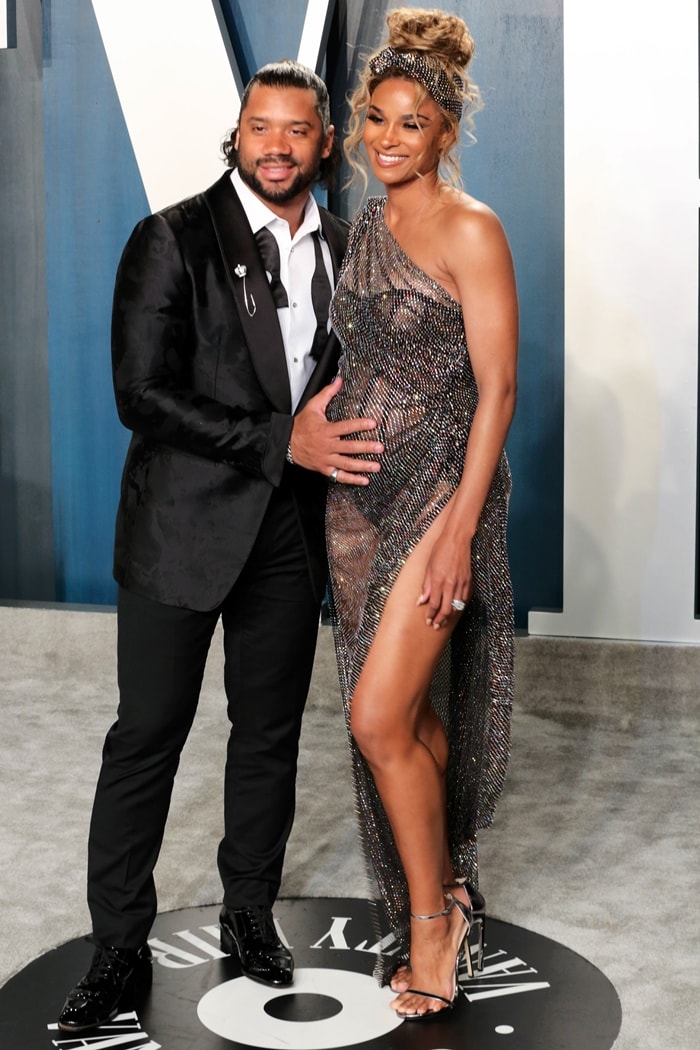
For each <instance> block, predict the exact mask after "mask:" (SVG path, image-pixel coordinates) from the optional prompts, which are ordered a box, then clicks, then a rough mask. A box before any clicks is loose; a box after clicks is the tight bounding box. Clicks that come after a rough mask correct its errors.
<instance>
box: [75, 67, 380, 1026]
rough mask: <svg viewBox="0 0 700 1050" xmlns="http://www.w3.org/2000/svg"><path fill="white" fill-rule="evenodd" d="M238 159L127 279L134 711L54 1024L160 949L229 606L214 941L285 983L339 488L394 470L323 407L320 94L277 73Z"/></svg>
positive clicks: (119, 565)
mask: <svg viewBox="0 0 700 1050" xmlns="http://www.w3.org/2000/svg"><path fill="white" fill-rule="evenodd" d="M224 150H225V153H226V155H227V159H228V162H229V165H230V166H231V167H234V170H233V172H232V173H231V172H228V171H227V172H226V173H225V175H224V176H223V177H222V178H221V179H220V180H219V181H218V182H217V183H215V185H214V186H212V187H210V189H208V190H207V191H206V192H205V193H203V194H200V195H198V196H195V197H193V198H191V199H189V200H186V201H184V202H182V203H180V204H177V205H175V206H173V207H171V208H167V209H165V211H163V212H161V213H159V214H156V215H153V216H150V217H149V218H147V219H145V220H144V221H143V222H141V223H139V225H138V226H137V227H136V229H135V231H134V233H133V234H132V236H131V238H130V240H129V242H128V244H127V246H126V248H125V250H124V254H123V257H122V260H121V263H120V266H119V270H118V273H117V281H116V288H115V297H114V313H113V325H112V353H113V373H114V386H115V392H116V400H117V407H118V411H119V416H120V419H121V420H122V422H123V423H124V424H125V426H127V427H129V428H130V429H131V430H132V431H133V437H132V440H131V445H130V447H129V451H128V454H127V459H126V464H125V468H124V474H123V479H122V489H121V501H120V505H119V511H118V515H117V526H116V543H115V563H114V572H115V577H116V579H117V582H118V583H119V585H120V589H119V598H118V677H119V690H120V703H119V710H118V717H117V721H116V723H115V724H114V725H113V726H112V728H111V729H110V730H109V733H108V734H107V738H106V741H105V746H104V752H103V763H102V770H101V773H100V777H99V780H98V785H97V791H96V796H95V803H94V808H93V815H92V821H91V826H90V839H89V846H88V903H89V906H90V911H91V915H92V920H93V939H94V941H95V944H96V950H95V953H94V957H93V962H92V965H91V967H90V970H89V971H88V973H87V974H86V975H85V977H84V978H83V979H82V980H81V981H80V982H79V983H78V985H77V986H76V987H75V988H74V989H73V990H72V991H71V992H70V994H69V996H68V999H67V1000H66V1003H65V1005H64V1007H63V1010H62V1012H61V1015H60V1018H59V1028H60V1029H61V1030H62V1031H68V1032H79V1031H82V1030H84V1029H86V1028H92V1027H94V1026H96V1025H99V1024H102V1023H103V1022H105V1021H107V1020H108V1019H110V1018H111V1017H113V1016H114V1015H115V1014H116V1012H117V1008H118V1004H119V1000H120V998H121V996H122V995H123V992H124V989H125V987H126V985H127V983H128V981H129V979H130V978H131V976H132V974H134V971H135V970H136V968H137V966H138V964H139V962H140V961H141V960H143V959H147V958H148V955H149V952H148V947H147V944H146V941H147V937H148V934H149V930H150V928H151V925H152V922H153V919H154V917H155V914H156V894H155V887H154V882H153V868H154V866H155V863H156V859H157V856H158V851H159V849H160V844H161V840H162V835H163V831H164V827H165V822H166V818H167V813H168V806H169V802H170V794H171V790H172V784H173V779H174V776H175V771H176V769H177V765H178V760H179V756H180V752H181V749H182V747H183V745H184V743H185V740H186V738H187V734H188V732H189V729H190V726H191V724H192V721H193V718H194V714H195V709H196V706H197V701H198V697H199V691H200V686H201V681H202V675H203V671H204V665H205V661H206V657H207V651H208V648H209V644H210V641H211V637H212V634H213V632H214V629H215V626H216V624H217V622H218V620H219V617H221V619H222V623H223V629H224V651H225V672H224V679H225V683H224V684H225V689H226V695H227V699H228V713H229V718H230V721H231V724H232V725H231V734H230V739H229V744H228V752H227V760H226V773H225V788H224V816H225V822H224V827H225V831H224V837H223V840H222V842H221V844H220V847H219V852H218V865H219V871H220V875H221V879H222V883H223V891H224V892H223V908H222V911H221V917H220V926H221V944H222V949H223V950H224V951H226V952H229V953H230V954H232V955H234V956H236V957H237V958H238V960H239V961H240V965H241V969H242V971H243V973H244V974H246V975H247V976H249V977H252V978H254V979H255V980H259V981H263V982H264V983H268V984H271V985H276V986H280V985H282V986H283V985H287V984H290V983H291V982H292V979H293V960H292V957H291V954H290V952H289V951H288V949H287V948H286V947H284V946H283V945H282V943H281V941H280V940H279V938H278V936H277V934H276V932H275V927H274V923H273V918H272V911H271V908H272V905H273V903H274V900H275V898H276V895H277V891H278V888H279V884H280V878H281V872H282V862H283V857H284V850H285V846H286V842H287V838H288V835H289V832H290V829H291V825H292V819H293V812H294V787H295V778H296V760H297V751H298V741H299V731H300V724H301V716H302V711H303V707H304V703H305V700H306V695H307V691H308V686H309V679H310V675H311V669H312V664H313V658H314V651H315V644H316V635H317V627H318V619H319V608H320V602H321V598H322V595H323V591H324V588H325V582H326V564H325V547H324V538H323V517H324V503H325V490H326V485H327V480H328V478H329V477H330V478H331V479H332V480H333V481H335V482H337V483H341V484H366V482H367V473H368V472H371V471H374V470H378V469H379V464H378V462H377V461H376V459H370V460H368V459H367V458H359V457H360V455H361V454H363V455H364V456H365V457H366V456H368V455H369V456H370V457H372V456H376V454H377V453H379V452H381V449H382V446H381V445H380V444H379V443H377V442H376V441H372V440H370V439H369V438H367V439H364V432H366V431H370V430H371V429H372V428H373V427H374V425H375V424H374V422H373V421H372V420H368V419H355V420H348V421H345V422H344V423H341V424H331V423H330V422H329V421H328V420H327V419H326V416H325V409H326V406H327V405H328V403H329V401H330V400H331V398H332V397H333V396H334V394H335V393H336V392H337V390H338V389H339V380H333V381H331V382H329V381H330V380H331V377H332V376H333V375H334V374H335V368H336V363H337V354H338V346H337V343H336V341H335V339H334V337H333V336H332V335H329V325H328V304H329V300H330V294H331V285H332V282H333V281H334V280H335V277H336V275H337V271H338V266H339V264H340V260H341V257H342V254H343V251H344V248H345V243H346V239H347V224H345V223H342V222H340V221H339V220H338V219H335V218H333V217H332V216H331V215H330V214H329V213H328V212H327V211H325V210H324V209H322V208H318V206H317V204H316V202H315V201H314V199H313V197H311V195H310V189H311V186H312V184H313V182H314V180H315V179H316V178H317V177H318V176H319V175H320V176H321V177H325V176H328V175H329V174H330V173H331V170H332V168H333V166H334V165H335V164H336V163H337V160H336V158H337V150H335V151H334V142H333V127H332V126H331V124H330V108H329V100H328V92H327V90H326V87H325V85H324V84H323V81H321V80H320V79H319V78H318V77H317V76H316V75H315V74H314V73H313V72H312V71H311V70H308V69H306V68H305V67H303V66H300V65H298V64H297V63H293V62H282V63H276V64H272V65H270V66H265V67H264V68H263V69H262V70H260V71H259V72H258V73H257V74H256V75H255V76H254V77H253V79H252V80H251V82H250V84H249V85H248V87H247V88H246V90H245V92H244V95H243V99H242V102H241V112H240V117H239V123H238V127H237V129H236V130H235V131H234V133H233V134H232V136H231V138H230V140H229V141H228V142H227V143H226V145H225V147H224ZM263 258H265V264H264V265H263V261H262V260H263ZM350 434H361V435H363V437H362V438H352V439H350V438H347V437H346V436H347V435H350ZM344 439H345V440H344Z"/></svg>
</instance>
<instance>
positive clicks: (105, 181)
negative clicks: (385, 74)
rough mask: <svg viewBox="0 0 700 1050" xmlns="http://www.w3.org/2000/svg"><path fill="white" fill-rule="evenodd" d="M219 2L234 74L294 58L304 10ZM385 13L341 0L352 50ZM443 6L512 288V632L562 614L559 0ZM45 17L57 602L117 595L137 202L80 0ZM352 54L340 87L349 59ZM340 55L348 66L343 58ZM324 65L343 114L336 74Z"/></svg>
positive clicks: (476, 182)
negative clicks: (463, 60)
mask: <svg viewBox="0 0 700 1050" xmlns="http://www.w3.org/2000/svg"><path fill="white" fill-rule="evenodd" d="M221 6H222V11H223V14H224V17H225V19H226V23H227V26H228V28H229V31H230V32H231V35H232V39H233V43H234V51H235V53H236V57H237V59H238V62H239V65H240V66H241V67H242V69H241V72H242V74H243V77H244V79H245V78H246V75H247V74H249V73H250V71H252V70H253V69H254V68H256V67H257V66H259V65H261V64H263V63H264V62H266V61H268V60H271V59H274V58H279V57H280V56H282V55H292V56H294V55H295V54H296V46H297V41H298V40H299V37H300V35H301V28H302V25H303V20H304V14H305V8H306V4H305V2H304V0H288V2H286V3H284V2H280V3H278V4H277V5H276V8H275V18H274V19H273V20H271V19H270V18H269V10H264V5H261V4H260V3H259V2H258V0H222V3H221ZM390 6H393V5H391V4H388V3H387V4H382V3H376V2H374V3H371V2H370V3H366V4H363V3H360V2H359V0H358V2H357V3H350V4H349V5H347V7H346V5H345V4H343V3H340V4H339V11H340V13H341V18H340V30H341V35H342V34H345V33H347V34H348V36H350V37H352V39H351V41H350V42H351V43H353V44H355V43H357V44H359V45H360V48H362V46H364V47H365V48H371V47H374V46H375V45H376V44H377V43H378V42H379V40H380V38H381V36H382V35H383V31H384V11H385V9H387V8H388V7H390ZM443 7H444V8H445V9H448V10H453V11H455V12H457V13H460V14H463V15H464V16H465V17H468V20H469V24H470V28H471V29H472V32H473V34H474V36H475V38H476V40H477V45H478V50H477V57H476V60H475V62H474V67H473V72H474V77H475V79H476V80H477V82H478V83H479V84H480V86H481V88H482V90H483V93H484V97H485V102H486V108H485V109H484V110H483V111H482V112H481V113H480V114H478V117H477V120H478V124H477V135H478V144H477V145H476V146H474V147H468V148H465V149H464V150H463V155H462V168H463V174H464V176H465V182H466V185H467V187H468V189H469V190H470V192H472V193H474V194H475V195H476V196H478V197H481V198H482V199H484V200H486V201H487V202H488V203H489V204H490V205H491V206H492V207H493V208H494V209H495V210H496V211H497V212H498V213H499V215H500V216H501V218H502V219H503V222H504V224H505V226H506V229H507V232H508V235H509V238H510V241H511V244H512V247H513V253H514V257H515V263H516V270H517V275H518V282H519V289H520V298H521V309H522V339H521V367H520V399H519V408H518V414H517V418H516V422H515V424H514V426H513V430H512V432H511V436H510V439H509V444H508V451H509V455H510V459H511V464H512V468H513V473H514V476H515V487H514V493H513V499H512V503H511V557H512V562H513V574H514V582H515V588H516V603H517V612H518V622H519V624H520V625H521V626H524V625H525V618H526V613H527V610H528V609H530V608H532V607H540V608H541V607H558V606H560V605H561V588H562V578H561V577H562V557H561V554H562V551H561V547H562V513H563V509H562V508H563V464H562V456H563V239H564V238H563V178H564V174H563V112H562V110H563V75H562V18H561V0H510V2H506V0H503V2H502V3H499V4H498V5H494V4H493V2H492V0H471V2H470V3H469V5H468V11H467V10H466V8H467V5H465V4H464V3H459V2H457V3H445V4H443ZM43 12H44V15H43V17H44V69H43V85H44V90H43V94H44V132H45V164H46V172H47V180H46V239H47V297H48V309H49V333H48V344H49V370H50V399H51V446H52V457H53V518H54V520H53V529H54V549H55V552H56V553H55V557H56V594H57V597H58V598H59V600H63V601H68V602H87V603H111V602H112V601H113V600H114V597H115V591H114V585H113V583H112V581H111V558H112V534H113V522H114V513H115V509H116V501H117V492H118V483H119V475H120V471H121V464H122V461H123V456H124V451H125V448H126V443H127V440H128V435H127V434H126V432H125V431H124V430H123V429H122V428H121V427H120V425H119V423H118V421H117V418H116V413H115V410H114V405H113V399H112V390H111V377H110V368H109V316H110V310H111V293H112V283H113V278H114V272H115V269H116V265H117V261H118V258H119V254H120V252H121V249H122V246H123V244H124V242H125V240H126V238H127V236H128V234H129V232H130V230H131V228H132V227H133V225H134V223H135V222H136V221H137V220H138V219H139V218H140V217H141V216H142V215H143V214H145V213H146V212H147V210H148V206H147V203H146V198H145V194H144V191H143V187H142V185H141V181H140V177H139V173H138V169H137V166H136V162H135V159H134V157H133V153H132V150H131V146H130V143H129V139H128V136H127V134H126V129H125V126H124V122H123V119H122V114H121V110H120V107H119V103H118V100H117V97H116V94H115V90H114V86H113V83H112V79H111V76H110V72H109V69H108V66H107V61H106V57H105V54H104V50H103V47H102V42H101V38H100V34H99V31H98V28H97V24H96V22H95V18H94V13H93V9H92V5H91V3H90V2H89V0H53V2H49V0H44V3H43ZM352 55H353V56H354V57H353V58H352V59H351V60H350V61H349V62H348V64H347V76H348V77H350V78H352V73H353V62H355V63H357V61H358V58H357V53H356V52H354V51H353V52H352ZM339 61H340V62H342V63H343V64H344V63H346V62H347V52H345V51H344V49H342V48H341V51H340V53H339ZM327 73H328V76H329V80H330V82H331V83H333V85H334V92H335V99H334V102H335V106H336V109H337V110H338V111H340V109H341V108H342V97H343V95H344V92H345V89H346V87H347V83H346V74H345V69H344V68H342V69H337V68H334V69H331V68H330V67H329V68H328V70H327ZM339 80H340V81H342V83H343V87H342V91H341V90H340V86H339V84H338V81H339ZM225 131H226V129H225V128H222V135H223V133H224V132H225ZM213 148H218V144H213ZM167 162H168V160H167V158H166V157H164V158H163V163H164V164H166V163H167ZM339 204H340V210H341V211H344V212H345V213H346V214H347V213H348V212H349V211H351V210H352V209H353V208H354V207H355V206H356V202H355V201H354V200H353V198H352V195H346V196H345V197H344V198H341V200H340V202H339ZM7 597H12V596H11V595H8V596H7Z"/></svg>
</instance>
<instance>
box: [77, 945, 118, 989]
mask: <svg viewBox="0 0 700 1050" xmlns="http://www.w3.org/2000/svg"><path fill="white" fill-rule="evenodd" d="M122 963H123V960H122V959H120V958H119V954H118V953H117V952H115V950H114V949H113V948H112V949H109V948H106V947H105V946H104V945H102V944H98V945H97V946H96V950H95V954H94V955H93V957H92V962H91V964H90V969H89V970H88V972H87V974H86V978H85V979H86V981H104V980H107V979H108V978H109V979H110V980H111V979H113V978H114V972H115V969H118V967H119V966H120V965H122Z"/></svg>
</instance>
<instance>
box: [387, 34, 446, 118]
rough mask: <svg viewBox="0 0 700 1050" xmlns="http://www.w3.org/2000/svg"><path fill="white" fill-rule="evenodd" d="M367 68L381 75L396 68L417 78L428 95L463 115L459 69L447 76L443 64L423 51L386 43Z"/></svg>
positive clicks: (440, 104)
mask: <svg viewBox="0 0 700 1050" xmlns="http://www.w3.org/2000/svg"><path fill="white" fill-rule="evenodd" d="M369 68H370V72H371V73H373V74H374V75H375V76H381V74H382V73H386V71H387V70H388V69H398V70H399V72H401V73H405V74H406V76H407V77H410V79H411V80H418V81H419V82H420V83H421V84H422V85H423V87H424V88H425V90H426V91H427V92H428V94H429V95H430V97H431V98H432V99H433V100H434V101H435V102H437V104H438V106H442V108H443V109H446V110H447V111H448V112H449V113H453V114H454V115H455V117H457V120H459V119H460V118H461V116H462V103H463V95H464V82H463V80H462V78H461V77H460V76H459V74H458V73H455V74H454V75H453V76H452V77H449V76H448V75H447V73H446V72H445V70H444V69H443V68H442V66H441V65H440V64H439V63H438V62H437V61H436V60H435V59H433V60H432V62H431V61H430V60H429V59H428V58H427V57H426V55H425V54H424V53H423V52H422V51H397V50H396V48H394V47H385V48H383V50H382V51H379V52H378V54H376V55H374V57H373V58H370V60H369Z"/></svg>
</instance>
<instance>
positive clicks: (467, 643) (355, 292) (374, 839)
mask: <svg viewBox="0 0 700 1050" xmlns="http://www.w3.org/2000/svg"><path fill="white" fill-rule="evenodd" d="M384 207H385V198H383V197H373V198H370V200H369V201H368V203H367V204H366V206H365V208H364V209H363V211H362V212H361V213H360V214H359V216H358V217H357V219H356V220H355V223H354V224H353V228H352V232H351V236H350V242H349V245H348V250H347V253H346V255H345V261H344V263H343V269H342V272H341V275H340V278H339V281H338V287H337V289H336V292H335V296H334V299H333V304H332V308H331V311H332V312H331V316H332V320H333V325H334V328H335V330H336V332H337V334H338V336H339V338H340V340H341V343H342V346H343V353H342V356H341V360H340V364H339V374H340V375H341V376H342V378H343V385H342V387H341V389H340V392H339V394H338V395H337V396H336V397H335V398H334V399H333V401H332V402H331V404H330V406H329V409H328V417H329V418H330V419H332V420H341V419H351V418H358V417H363V416H368V417H371V418H373V419H376V420H377V423H378V426H377V431H376V437H377V439H378V440H381V441H383V442H384V446H385V450H384V452H383V454H382V456H381V457H380V460H381V470H380V471H379V472H378V473H376V474H369V475H368V476H369V479H370V481H369V484H368V485H367V486H353V485H335V486H334V485H331V486H330V487H329V498H328V509H327V519H326V532H327V542H328V557H329V566H330V583H331V587H330V607H331V618H332V624H333V631H334V640H335V647H336V656H337V661H338V671H339V677H340V687H341V694H342V699H343V706H344V711H345V718H346V722H347V724H348V729H349V719H350V708H351V704H352V696H353V691H354V689H355V686H356V684H357V681H358V679H359V676H360V672H361V671H362V667H363V665H364V662H365V659H366V657H367V654H368V652H369V649H370V646H371V644H372V639H373V638H374V636H375V633H376V631H377V627H378V625H379V621H380V619H381V616H382V612H383V609H384V605H385V603H386V600H387V597H388V595H389V593H390V591H391V589H392V586H393V584H394V582H395V580H396V578H397V576H398V574H399V572H400V570H401V568H402V566H403V565H404V563H405V561H406V559H407V557H408V555H409V554H410V553H411V551H412V550H413V549H414V547H415V546H416V544H417V543H418V541H419V540H420V539H421V538H422V536H424V535H425V533H426V531H427V530H428V528H429V526H430V525H431V524H432V522H433V521H435V519H436V518H437V516H438V515H439V514H440V512H441V511H442V510H443V509H444V507H445V506H446V504H447V503H448V501H449V499H450V497H451V496H452V494H453V492H454V491H455V489H456V488H457V486H458V484H459V482H460V479H461V476H462V471H463V467H464V456H465V450H466V444H467V438H468V436H469V429H470V426H471V422H472V419H473V417H474V412H475V409H476V406H477V402H478V391H477V386H476V381H475V379H474V374H473V371H472V367H471V362H470V359H469V352H468V349H467V344H466V337H465V331H464V321H463V316H462V310H461V307H460V304H459V303H458V302H457V301H456V300H454V299H453V298H452V297H451V296H450V295H449V293H448V292H447V291H446V290H445V289H444V288H443V287H442V286H441V285H440V284H439V283H438V282H436V281H434V280H433V279H432V278H431V277H430V276H428V274H426V273H425V272H424V271H423V270H421V269H420V268H419V267H418V266H417V265H416V264H415V263H414V262H413V261H412V260H411V259H410V258H409V257H408V256H407V255H406V253H405V252H404V251H403V249H402V248H401V246H400V245H399V243H398V242H397V241H396V239H395V238H394V237H393V235H392V233H391V232H390V230H389V229H388V227H387V225H386V223H385V219H384ZM361 436H362V437H366V436H367V435H361ZM372 436H374V434H373V435H372ZM510 486H511V478H510V471H509V468H508V462H507V459H506V456H505V453H503V454H502V455H501V457H500V460H499V463H498V467H497V469H496V473H495V476H494V478H493V482H492V484H491V488H490V490H489V494H488V497H487V500H486V503H485V506H484V508H483V512H482V514H481V517H480V520H479V525H478V529H477V532H476V534H475V536H474V539H473V541H472V576H473V596H472V598H471V600H470V601H469V603H468V605H467V607H466V609H465V611H464V612H463V613H462V614H461V616H460V618H459V621H458V624H457V626H456V628H455V630H454V632H453V633H452V635H451V637H450V640H449V642H448V643H447V646H446V648H445V650H444V652H443V654H442V657H441V659H440V662H439V665H438V667H437V669H436V672H435V675H434V677H433V681H432V684H431V692H430V696H431V702H432V704H433V707H434V708H435V710H436V711H437V713H438V715H439V716H440V718H441V720H442V722H443V724H444V726H445V730H446V734H447V739H448V743H449V759H448V771H447V800H448V835H449V844H450V853H451V857H452V864H453V870H454V874H455V877H457V878H459V877H465V878H467V879H468V880H469V881H470V882H472V883H473V884H474V885H477V884H478V869H477V851H476V833H477V831H478V830H479V829H481V828H484V827H486V826H487V825H489V824H490V823H491V820H492V816H493V811H494V807H495V805H496V802H497V800H498V796H499V794H500V792H501V788H502V785H503V780H504V777H505V772H506V766H507V763H508V756H509V733H510V715H511V708H512V699H513V602H512V590H511V582H510V573H509V568H508V556H507V551H506V517H507V508H508V496H509V493H510ZM349 740H350V750H351V755H352V764H353V774H354V783H355V795H356V806H357V812H358V817H359V824H360V831H361V837H362V843H363V847H364V851H365V856H366V859H367V861H368V866H369V867H370V869H371V870H372V871H373V873H374V876H375V878H376V882H377V887H378V890H379V896H380V901H381V906H380V908H379V910H378V912H377V913H376V917H377V934H378V936H379V937H380V938H383V939H384V943H383V949H382V950H381V951H380V953H379V963H378V967H377V972H378V975H379V976H380V977H382V978H384V979H385V980H386V979H387V977H388V975H389V974H390V972H391V968H392V967H393V966H394V965H395V963H396V961H397V959H401V958H406V957H407V954H408V938H409V904H408V891H407V886H406V880H405V876H404V873H403V868H402V866H401V862H400V859H399V856H398V852H397V850H396V845H395V843H394V838H393V835H392V831H391V827H390V825H389V821H388V819H387V816H386V814H385V812H384V808H383V806H382V803H381V800H380V798H379V795H378V793H377V789H376V787H375V784H374V779H373V777H372V774H371V772H370V770H369V768H368V766H367V764H366V762H365V760H364V759H363V757H362V755H361V754H360V752H359V750H358V748H357V746H356V745H355V743H354V741H353V739H352V736H351V735H350V736H349ZM389 957H390V958H391V959H392V962H391V965H388V964H387V958H389Z"/></svg>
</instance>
